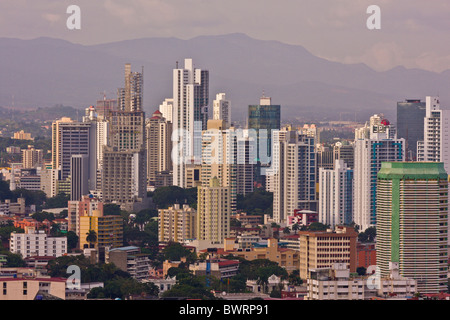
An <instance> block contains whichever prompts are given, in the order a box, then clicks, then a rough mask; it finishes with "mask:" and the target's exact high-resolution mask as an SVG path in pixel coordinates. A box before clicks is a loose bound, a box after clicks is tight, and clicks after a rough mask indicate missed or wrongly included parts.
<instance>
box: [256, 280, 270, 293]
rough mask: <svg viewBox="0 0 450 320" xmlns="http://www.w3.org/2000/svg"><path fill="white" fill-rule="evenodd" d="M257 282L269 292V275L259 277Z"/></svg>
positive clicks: (264, 291) (265, 291)
mask: <svg viewBox="0 0 450 320" xmlns="http://www.w3.org/2000/svg"><path fill="white" fill-rule="evenodd" d="M256 284H257V285H259V286H260V287H261V289H262V292H263V293H267V289H268V288H267V285H268V284H269V279H268V278H267V277H260V278H258V280H256Z"/></svg>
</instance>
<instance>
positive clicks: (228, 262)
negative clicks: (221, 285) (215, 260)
mask: <svg viewBox="0 0 450 320" xmlns="http://www.w3.org/2000/svg"><path fill="white" fill-rule="evenodd" d="M236 264H239V261H237V260H225V261H219V267H226V266H232V265H236Z"/></svg>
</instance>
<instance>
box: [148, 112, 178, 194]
mask: <svg viewBox="0 0 450 320" xmlns="http://www.w3.org/2000/svg"><path fill="white" fill-rule="evenodd" d="M146 130H147V134H146V136H147V180H148V184H149V185H151V186H154V187H160V186H163V185H169V184H167V183H165V182H169V181H171V180H172V158H171V152H172V140H171V134H172V123H171V122H169V121H167V120H166V119H165V118H164V117H163V115H162V113H161V112H160V111H159V110H156V111H155V112H154V113H153V115H152V117H151V118H150V119H147V121H146ZM163 177H165V178H164V179H163Z"/></svg>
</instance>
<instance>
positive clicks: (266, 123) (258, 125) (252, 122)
mask: <svg viewBox="0 0 450 320" xmlns="http://www.w3.org/2000/svg"><path fill="white" fill-rule="evenodd" d="M280 110H281V106H280V105H273V104H272V99H271V98H270V97H266V96H264V95H263V96H262V97H261V99H260V102H259V105H249V106H248V120H247V126H248V129H249V130H252V129H253V130H255V131H256V159H255V162H256V165H255V181H256V182H257V183H258V184H261V185H262V186H264V185H265V175H266V174H265V170H266V169H267V167H269V166H270V163H271V161H272V132H273V131H274V130H280V128H281V111H280Z"/></svg>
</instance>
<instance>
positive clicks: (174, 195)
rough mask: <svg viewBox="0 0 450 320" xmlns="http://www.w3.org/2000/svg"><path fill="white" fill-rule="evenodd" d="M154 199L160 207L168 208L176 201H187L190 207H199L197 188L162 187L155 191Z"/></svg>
mask: <svg viewBox="0 0 450 320" xmlns="http://www.w3.org/2000/svg"><path fill="white" fill-rule="evenodd" d="M152 199H153V203H155V204H156V207H157V208H159V209H167V208H168V207H170V206H172V205H174V204H175V203H180V204H182V203H187V204H189V206H190V207H192V208H197V188H189V189H183V188H180V187H178V186H168V187H160V188H157V189H156V190H155V191H154V192H153V198H152Z"/></svg>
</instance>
